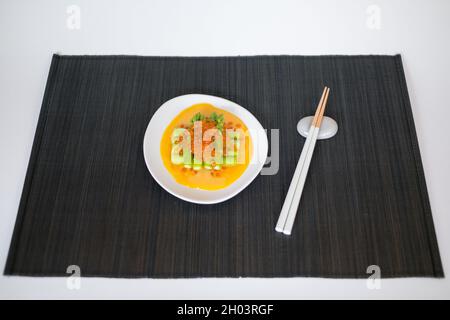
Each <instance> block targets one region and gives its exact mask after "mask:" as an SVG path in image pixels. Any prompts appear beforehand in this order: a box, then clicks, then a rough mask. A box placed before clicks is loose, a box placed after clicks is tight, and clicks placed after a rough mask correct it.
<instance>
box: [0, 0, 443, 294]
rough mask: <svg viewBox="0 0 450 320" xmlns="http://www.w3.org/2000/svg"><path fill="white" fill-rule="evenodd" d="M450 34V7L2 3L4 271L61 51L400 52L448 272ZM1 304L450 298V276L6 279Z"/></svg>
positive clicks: (393, 0) (379, 0) (231, 0)
mask: <svg viewBox="0 0 450 320" xmlns="http://www.w3.org/2000/svg"><path fill="white" fill-rule="evenodd" d="M73 4H75V5H78V8H79V9H80V29H70V28H68V27H67V19H68V17H69V14H67V12H66V10H67V7H68V6H70V5H73ZM370 5H376V6H377V7H369V6H370ZM368 8H369V9H368ZM374 8H375V9H374ZM378 9H379V10H380V11H379V15H377V10H378ZM378 18H379V19H378ZM368 19H369V22H370V21H372V22H373V21H374V23H375V24H373V23H367V21H368ZM71 21H74V20H71ZM377 22H380V23H379V24H377ZM71 26H74V25H73V24H72V25H71ZM75 26H76V25H75ZM377 26H379V29H377V28H376V27H377ZM449 32H450V1H448V0H441V1H439V0H435V1H433V0H431V1H423V0H414V1H411V0H410V1H407V0H402V1H400V0H386V1H384V0H371V1H367V0H366V1H364V0H355V1H350V0H346V1H342V0H341V1H332V0H330V1H325V0H319V1H317V0H316V1H293V0H292V1H287V0H281V1H280V0H279V1H265V0H255V1H243V0H227V1H223V0H191V1H182V0H178V1H173V0H172V1H167V0H166V1H163V0H158V1H130V0H128V1H106V0H103V1H99V0H97V1H88V0H87V1H77V0H64V1H62V0H54V1H50V0H44V1H33V0H30V1H17V0H15V1H13V0H10V1H5V0H3V1H1V2H0V150H1V157H0V269H1V271H2V273H3V268H4V265H5V262H6V257H7V252H8V249H9V244H10V239H11V235H12V232H13V227H14V222H15V219H16V214H17V209H18V205H19V199H20V195H21V192H22V186H23V182H24V178H25V173H26V169H27V165H28V159H29V155H30V151H31V146H32V142H33V137H34V132H35V129H36V125H37V120H38V115H39V111H40V107H41V102H42V97H43V93H44V87H45V84H46V80H47V74H48V70H49V66H50V60H51V57H52V54H53V53H55V52H57V53H61V54H139V55H188V56H192V55H195V56H197V55H199V56H205V55H212V56H215V55H220V56H222V55H255V54H314V55H316V54H396V53H401V54H402V56H403V62H404V67H405V72H406V77H407V83H408V88H409V93H410V97H411V102H412V109H413V114H414V119H415V123H416V128H417V133H418V139H419V145H420V150H421V154H422V161H423V165H424V170H425V176H426V181H427V185H428V191H429V196H430V201H431V207H432V212H433V218H434V223H435V227H436V234H437V238H438V243H439V247H440V251H441V258H442V263H443V265H444V270H445V273H446V274H447V275H450V232H449V231H450V228H449V227H450V212H449V209H450V203H449V201H450V194H449V187H448V182H449V181H450V165H449V164H450V161H449V156H450V150H449V149H450V148H449V146H450V142H449V140H450V134H449V130H450V125H449V123H448V120H449V119H450V105H449V102H448V101H449V99H448V96H447V94H448V93H449V89H448V85H449V84H450V82H449V80H448V79H449V71H450V68H449V66H450V62H449V61H450V59H449V58H450V46H449V41H448V34H449ZM381 272H382V270H381ZM0 298H6V299H13V298H43V299H50V298H63V299H80V298H88V299H90V298H144V299H171V298H172V299H178V298H184V299H202V298H209V299H216V298H234V299H240V298H247V299H272V298H278V299H304V298H306V299H308V298H314V299H315V298H319V299H320V298H342V299H346V298H357V299H358V298H368V299H381V298H386V299H391V298H447V299H448V298H450V279H448V278H446V279H432V278H406V279H382V280H381V289H379V290H369V289H368V288H367V286H366V280H330V279H314V278H290V279H189V280H151V279H138V280H127V279H104V278H89V279H84V278H82V279H81V288H80V289H79V290H69V289H68V288H67V287H66V279H65V278H31V277H5V276H3V275H1V276H0Z"/></svg>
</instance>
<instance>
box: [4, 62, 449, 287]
mask: <svg viewBox="0 0 450 320" xmlns="http://www.w3.org/2000/svg"><path fill="white" fill-rule="evenodd" d="M324 85H328V86H330V87H331V95H330V99H329V104H328V107H327V114H328V115H329V116H331V117H333V118H334V119H336V120H337V122H338V123H339V132H338V134H337V136H335V137H334V138H333V139H330V140H326V141H319V142H318V143H317V146H316V150H315V153H314V160H313V162H312V164H311V167H310V171H309V176H308V179H307V183H306V185H305V189H304V192H303V196H302V200H301V204H300V208H299V214H298V216H297V220H296V223H295V225H294V230H293V234H292V235H291V236H290V237H288V236H284V235H282V234H279V233H276V232H275V231H274V227H275V224H276V221H277V218H278V215H279V213H280V209H281V206H282V203H283V199H284V197H285V195H286V192H287V189H288V186H289V183H290V179H291V177H292V174H293V172H294V168H295V165H296V163H297V160H298V157H299V155H300V151H301V149H302V146H303V143H304V139H303V138H301V137H300V136H299V135H298V134H297V133H296V129H295V126H296V124H297V121H298V120H299V119H300V118H302V117H303V116H306V115H311V114H312V113H313V112H314V110H315V107H316V105H317V100H318V98H319V97H320V95H321V92H322V89H323V86H324ZM187 93H205V94H212V95H217V96H221V97H224V98H228V99H231V100H233V101H235V102H237V103H239V104H240V105H242V106H244V107H246V108H247V109H248V110H250V111H251V112H252V113H253V114H254V115H255V116H256V117H257V118H258V119H259V120H260V122H261V123H262V124H263V126H264V127H265V128H269V129H270V128H279V129H280V140H281V145H280V166H279V172H278V173H277V174H276V175H272V176H259V177H258V178H257V179H256V180H255V181H254V182H253V183H252V184H251V185H250V186H249V187H248V188H247V189H245V190H244V191H243V192H242V193H240V194H239V195H238V196H236V197H234V198H232V199H231V200H228V201H226V202H224V203H221V204H217V205H209V206H205V205H195V204H190V203H187V202H184V201H182V200H179V199H177V198H175V197H173V196H171V195H170V194H169V193H167V192H165V191H164V190H163V189H162V188H161V187H160V186H159V185H158V184H157V183H156V182H155V181H154V180H153V179H152V177H151V176H150V174H149V172H148V171H147V168H146V166H145V163H144V158H143V153H142V141H143V136H144V131H145V129H146V126H147V124H148V122H149V120H150V118H151V117H152V115H153V113H154V112H155V111H156V110H157V108H158V107H159V106H160V105H161V104H162V103H163V102H164V101H166V100H168V99H170V98H173V97H175V96H178V95H182V94H187ZM25 94H26V93H25ZM69 265H78V266H79V267H80V268H81V274H82V276H105V277H155V278H160V277H162V278H165V277H240V276H242V277H275V276H280V277H290V276H319V277H338V278H340V277H342V278H344V277H368V274H367V273H366V270H367V267H368V266H369V265H378V266H379V267H380V268H381V276H382V277H407V276H432V277H442V276H443V269H442V265H441V262H440V257H439V250H438V246H437V242H436V237H435V233H434V227H433V221H432V216H431V211H430V204H429V201H428V195H427V190H426V185H425V179H424V173H423V170H422V164H421V160H420V154H419V149H418V145H417V139H416V133H415V128H414V122H413V118H412V113H411V107H410V103H409V98H408V92H407V88H406V82H405V78H404V74H403V69H402V62H401V58H400V56H322V57H301V56H275V57H274V56H261V57H217V58H169V57H132V56H96V57H93V56H92V57H91V56H54V58H53V62H52V65H51V68H50V74H49V77H48V82H47V88H46V91H45V96H44V101H43V104H42V110H41V115H40V118H39V123H38V127H37V131H36V136H35V140H34V145H33V150H32V154H31V159H30V163H29V167H28V172H27V175H26V180H25V185H24V188H23V194H22V199H21V202H20V207H19V213H18V217H17V222H16V226H15V230H14V235H13V239H12V243H11V248H10V252H9V257H8V261H7V264H6V268H5V274H8V275H33V276H45V275H50V276H66V275H67V274H66V269H67V267H68V266H69Z"/></svg>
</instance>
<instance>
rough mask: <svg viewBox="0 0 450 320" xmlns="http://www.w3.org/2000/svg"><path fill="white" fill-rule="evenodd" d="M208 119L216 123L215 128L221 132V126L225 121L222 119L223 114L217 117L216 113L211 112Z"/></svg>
mask: <svg viewBox="0 0 450 320" xmlns="http://www.w3.org/2000/svg"><path fill="white" fill-rule="evenodd" d="M209 118H210V119H211V120H213V121H215V122H216V127H217V129H219V130H222V129H223V124H224V122H225V119H224V117H223V114H221V115H217V113H215V112H213V113H211V115H210V116H209Z"/></svg>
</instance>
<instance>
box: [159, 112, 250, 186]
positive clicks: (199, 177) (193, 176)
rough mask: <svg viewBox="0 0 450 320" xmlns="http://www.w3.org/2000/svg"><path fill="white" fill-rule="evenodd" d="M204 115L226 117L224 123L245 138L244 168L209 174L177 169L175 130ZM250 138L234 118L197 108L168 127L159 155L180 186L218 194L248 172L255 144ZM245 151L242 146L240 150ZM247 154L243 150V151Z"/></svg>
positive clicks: (244, 127) (240, 166)
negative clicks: (217, 192)
mask: <svg viewBox="0 0 450 320" xmlns="http://www.w3.org/2000/svg"><path fill="white" fill-rule="evenodd" d="M198 112H200V113H202V114H203V115H205V116H209V115H210V114H211V113H213V112H216V113H217V114H223V115H224V118H225V123H232V125H233V126H237V127H239V128H240V129H242V131H243V132H244V133H246V134H245V143H244V145H245V161H244V163H242V164H236V165H233V166H226V165H222V169H221V170H218V171H216V170H207V169H205V168H202V169H200V170H198V171H195V170H193V169H186V168H184V166H183V165H175V164H173V163H172V162H171V149H172V144H171V139H170V138H171V135H172V132H173V130H174V129H175V128H179V127H180V126H183V125H184V126H186V125H188V124H189V123H190V120H191V118H192V117H193V116H194V115H195V114H196V113H198ZM251 140H252V139H251V137H250V134H248V128H247V127H246V126H245V124H244V123H243V122H242V120H241V119H239V118H238V117H237V116H235V115H234V114H232V113H230V112H227V111H225V110H222V109H219V108H216V107H214V106H213V105H211V104H209V103H199V104H195V105H193V106H191V107H189V108H187V109H185V110H183V111H182V112H180V113H179V114H178V115H177V116H176V117H175V118H174V119H173V120H172V122H171V123H170V124H169V125H168V127H167V128H166V130H164V133H163V135H162V139H161V144H160V152H161V157H162V160H163V163H164V166H165V167H166V169H167V170H168V171H169V172H170V174H171V175H172V177H173V178H174V179H175V180H176V181H177V182H178V183H180V184H182V185H185V186H187V187H190V188H198V189H203V190H217V189H223V188H226V187H228V186H229V185H231V184H232V183H233V182H234V181H236V180H237V179H238V178H239V177H240V176H241V175H242V174H243V173H244V171H245V170H246V169H247V167H248V164H249V162H250V159H251V154H252V152H253V144H252V141H251ZM241 147H242V146H241ZM242 151H244V150H242Z"/></svg>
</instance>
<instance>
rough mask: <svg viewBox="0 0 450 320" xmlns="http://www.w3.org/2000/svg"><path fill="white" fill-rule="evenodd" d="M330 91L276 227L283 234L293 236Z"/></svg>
mask: <svg viewBox="0 0 450 320" xmlns="http://www.w3.org/2000/svg"><path fill="white" fill-rule="evenodd" d="M329 91H330V89H329V88H327V87H325V89H324V91H323V93H322V97H321V98H320V102H319V105H318V106H317V110H316V113H315V115H314V119H313V121H312V123H311V127H310V129H309V132H308V136H307V138H306V141H305V145H304V146H303V150H302V153H301V154H300V159H299V161H298V163H297V167H296V169H295V172H294V176H293V177H292V181H291V184H290V186H289V190H288V193H287V195H286V198H285V200H284V204H283V207H282V209H281V213H280V217H279V218H278V222H277V225H276V227H275V230H276V231H278V232H283V233H284V234H287V235H290V234H291V231H292V226H293V224H294V221H295V217H296V214H297V209H298V205H299V202H300V198H301V194H302V191H303V186H304V184H305V181H306V176H307V174H308V169H309V165H310V163H311V158H312V154H313V152H314V147H315V145H316V141H317V136H318V134H319V129H320V125H321V123H322V118H323V114H324V112H325V106H326V103H327V100H328V94H329Z"/></svg>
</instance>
